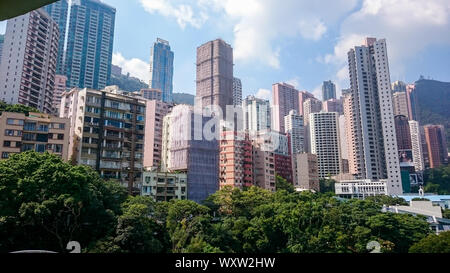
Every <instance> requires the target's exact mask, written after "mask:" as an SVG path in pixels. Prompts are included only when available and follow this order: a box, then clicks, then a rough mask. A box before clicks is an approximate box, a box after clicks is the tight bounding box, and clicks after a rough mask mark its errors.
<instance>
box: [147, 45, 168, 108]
mask: <svg viewBox="0 0 450 273" xmlns="http://www.w3.org/2000/svg"><path fill="white" fill-rule="evenodd" d="M173 60H174V53H173V51H172V50H171V49H170V44H169V42H168V41H166V40H163V39H160V38H158V39H157V40H156V42H155V43H154V44H153V46H152V49H151V53H150V84H149V87H150V88H152V89H159V90H161V93H162V101H163V102H172V94H173Z"/></svg>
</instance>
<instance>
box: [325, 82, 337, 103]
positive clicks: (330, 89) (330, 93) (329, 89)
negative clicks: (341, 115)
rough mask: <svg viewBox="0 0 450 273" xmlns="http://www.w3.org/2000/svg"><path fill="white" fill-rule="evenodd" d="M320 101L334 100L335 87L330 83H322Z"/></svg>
mask: <svg viewBox="0 0 450 273" xmlns="http://www.w3.org/2000/svg"><path fill="white" fill-rule="evenodd" d="M322 99H323V101H327V100H331V99H336V85H335V84H334V83H333V82H332V81H326V82H323V85H322Z"/></svg>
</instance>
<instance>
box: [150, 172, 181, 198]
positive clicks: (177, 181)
mask: <svg viewBox="0 0 450 273" xmlns="http://www.w3.org/2000/svg"><path fill="white" fill-rule="evenodd" d="M142 177H143V180H142V191H141V195H142V196H149V197H151V198H153V200H155V201H156V202H163V201H166V202H168V201H170V200H172V199H177V200H186V199H187V180H188V179H187V174H186V173H169V172H160V171H157V170H154V171H144V172H143V174H142Z"/></svg>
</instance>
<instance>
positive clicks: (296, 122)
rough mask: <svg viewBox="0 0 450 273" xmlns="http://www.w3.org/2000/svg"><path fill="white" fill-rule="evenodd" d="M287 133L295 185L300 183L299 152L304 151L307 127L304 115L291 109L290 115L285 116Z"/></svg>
mask: <svg viewBox="0 0 450 273" xmlns="http://www.w3.org/2000/svg"><path fill="white" fill-rule="evenodd" d="M284 127H285V133H286V135H287V136H288V138H289V139H290V147H289V148H290V150H291V151H290V154H291V155H292V175H293V177H292V179H293V183H294V185H296V184H298V176H297V174H298V171H297V166H298V164H297V154H299V153H303V152H304V150H305V148H304V142H305V128H304V126H303V117H302V116H301V115H298V114H297V111H296V110H291V111H290V112H289V115H287V116H285V117H284Z"/></svg>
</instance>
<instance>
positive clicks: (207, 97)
mask: <svg viewBox="0 0 450 273" xmlns="http://www.w3.org/2000/svg"><path fill="white" fill-rule="evenodd" d="M196 99H197V104H198V105H199V106H200V108H205V107H207V106H210V105H216V106H219V107H220V108H221V109H222V111H223V117H224V118H225V117H226V108H227V106H228V105H230V106H232V105H233V48H232V47H231V46H230V45H229V44H227V43H225V42H224V41H223V40H221V39H217V40H214V41H210V42H207V43H206V44H203V45H201V46H200V47H198V48H197V96H196Z"/></svg>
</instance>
